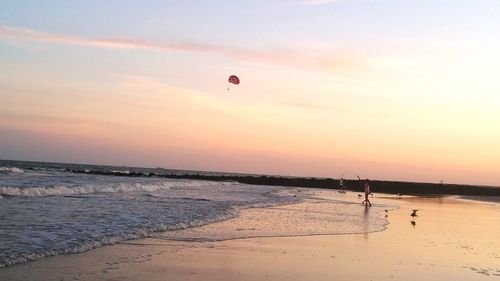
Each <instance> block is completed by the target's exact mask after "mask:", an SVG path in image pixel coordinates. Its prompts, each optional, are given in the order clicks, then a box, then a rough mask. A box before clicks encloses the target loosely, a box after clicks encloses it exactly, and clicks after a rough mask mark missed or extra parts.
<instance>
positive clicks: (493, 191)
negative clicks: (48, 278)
mask: <svg viewBox="0 0 500 281" xmlns="http://www.w3.org/2000/svg"><path fill="white" fill-rule="evenodd" d="M67 171H69V172H73V173H86V174H97V175H113V176H126V177H162V178H171V179H196V180H210V181H235V182H239V183H246V184H255V185H272V186H294V187H309V188H326V189H338V187H339V184H340V182H339V180H338V179H332V178H314V177H282V176H265V175H262V176H258V175H248V176H245V175H207V174H194V173H193V174H190V173H186V174H177V173H175V174H174V173H172V174H158V173H144V172H134V171H128V172H127V173H122V172H114V171H113V172H111V171H99V170H73V169H67ZM344 184H345V185H346V189H348V190H352V191H357V192H362V191H363V187H362V181H359V180H344ZM370 185H371V190H372V191H373V192H374V193H389V194H400V195H469V196H500V187H494V186H477V185H465V184H445V183H419V182H403V181H381V180H370Z"/></svg>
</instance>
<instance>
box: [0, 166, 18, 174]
mask: <svg viewBox="0 0 500 281" xmlns="http://www.w3.org/2000/svg"><path fill="white" fill-rule="evenodd" d="M13 173H24V171H23V170H22V169H20V168H16V167H0V174H13Z"/></svg>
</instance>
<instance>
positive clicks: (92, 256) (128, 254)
mask: <svg viewBox="0 0 500 281" xmlns="http://www.w3.org/2000/svg"><path fill="white" fill-rule="evenodd" d="M328 192H329V191H324V192H323V194H321V196H323V195H328ZM391 200H392V201H395V200H397V201H396V202H398V205H399V208H397V209H393V210H391V211H389V213H388V217H387V218H386V219H387V220H388V222H389V224H388V225H386V227H387V228H386V229H385V230H384V231H379V232H368V233H358V234H339V235H315V236H311V235H306V236H293V237H265V238H264V237H254V238H236V239H234V240H223V241H204V240H199V241H188V240H170V239H168V238H167V237H156V238H146V239H139V240H131V241H127V242H124V243H121V244H116V245H111V246H106V247H102V248H98V249H95V250H92V251H88V252H85V253H82V254H72V255H67V256H55V257H48V258H45V259H41V260H38V261H35V262H30V263H25V264H19V265H14V266H11V267H7V268H4V269H0V279H2V280H6V281H7V280H41V281H43V280H92V281H93V280H152V281H154V280H165V279H173V280H207V281H212V280H213V281H215V280H218V281H221V280H223V281H224V280H290V281H298V280H332V279H337V280H339V279H340V280H354V279H356V280H410V281H411V280H422V279H425V280H436V281H437V280H451V279H454V280H492V279H491V278H495V277H500V267H499V266H498V260H499V259H500V252H498V249H500V247H499V246H500V241H497V239H495V237H496V236H495V234H494V233H498V231H500V229H499V228H500V227H499V226H497V225H492V226H491V227H490V224H491V223H492V222H494V219H493V220H492V219H491V217H492V216H486V215H484V214H491V213H492V212H496V213H498V212H499V211H500V210H499V208H498V205H495V206H494V207H492V206H491V205H490V204H482V203H476V202H465V201H461V200H456V199H455V198H418V197H416V198H414V197H406V198H401V199H398V198H394V199H383V198H374V201H376V202H377V204H386V203H388V202H391ZM319 204H320V203H319ZM286 206H289V205H286ZM415 206H418V208H419V209H420V210H421V211H420V212H421V214H419V216H418V217H416V218H414V221H416V223H415V224H414V225H412V224H410V219H411V218H410V216H409V212H410V210H411V209H412V208H414V207H415ZM327 207H329V206H327ZM356 207H357V209H359V210H360V211H362V210H363V209H364V207H363V206H360V205H356ZM308 208H309V206H308ZM306 209H307V208H306ZM269 212H270V210H269V208H255V209H246V210H243V211H242V212H241V216H239V217H237V218H234V219H231V220H227V221H223V222H220V223H215V224H211V225H207V226H203V227H199V228H195V229H191V230H196V231H195V232H194V234H196V233H202V234H204V235H212V230H214V229H215V230H217V231H220V230H223V231H222V232H223V233H224V232H225V231H227V230H232V231H236V232H239V231H238V230H237V229H238V227H240V226H241V225H245V226H246V227H247V228H248V227H250V226H249V225H248V223H249V222H253V223H254V226H253V227H257V226H259V225H260V226H265V227H269V226H275V225H277V224H279V220H281V218H282V217H283V216H282V215H283V214H284V213H283V212H285V213H286V212H290V208H288V207H287V208H282V209H275V210H271V212H277V213H276V215H275V216H269ZM436 213H437V214H438V215H433V214H436ZM291 214H292V215H296V214H294V213H293V209H292V213H291ZM314 214H318V212H316V213H314V212H313V213H311V212H309V213H308V215H307V218H311V215H314ZM493 215H494V213H493ZM327 217H328V216H327ZM493 217H495V216H493ZM312 219H313V222H312V224H313V225H314V224H315V223H314V217H313V218H312ZM472 219H475V221H474V224H469V223H468V221H469V220H472ZM321 220H323V218H322V219H321ZM317 227H318V226H317V225H314V228H317ZM485 227H490V230H491V231H488V232H484V231H479V230H481V229H484V228H485ZM191 230H189V231H191ZM292 230H293V229H292ZM218 233H219V232H218ZM191 234H193V233H191ZM166 238H167V239H166ZM360 269H363V270H360ZM493 280H496V279H493Z"/></svg>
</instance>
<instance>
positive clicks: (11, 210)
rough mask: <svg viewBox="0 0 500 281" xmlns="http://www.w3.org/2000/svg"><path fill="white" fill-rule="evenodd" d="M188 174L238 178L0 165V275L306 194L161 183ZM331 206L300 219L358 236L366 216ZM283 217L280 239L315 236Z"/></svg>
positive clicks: (118, 168)
mask: <svg viewBox="0 0 500 281" xmlns="http://www.w3.org/2000/svg"><path fill="white" fill-rule="evenodd" d="M186 174H188V175H189V174H192V175H199V174H202V175H203V174H205V175H235V174H227V173H214V172H202V171H181V170H168V169H163V168H137V167H125V166H100V165H79V164H59V163H44V162H25V161H6V160H0V268H1V267H7V266H11V265H14V264H19V263H25V262H29V261H34V260H37V259H41V258H44V257H48V256H54V255H65V254H74V253H81V252H85V251H88V250H91V249H94V248H98V247H101V246H105V245H111V244H116V243H121V242H124V241H127V240H131V239H140V238H147V237H155V236H157V235H160V234H162V233H163V234H164V233H166V232H168V233H177V232H179V230H184V229H189V228H194V227H198V226H203V225H207V224H211V223H215V222H219V221H223V220H227V219H231V218H234V217H236V216H238V215H239V213H240V211H241V210H243V209H248V208H254V207H259V208H271V207H276V206H282V205H286V204H296V203H300V202H302V201H303V200H304V198H305V197H304V196H303V195H304V194H305V193H306V192H305V190H306V189H302V190H303V192H301V189H298V188H297V187H286V186H264V185H249V184H242V183H238V182H235V181H207V180H193V179H177V178H167V177H165V176H166V175H186ZM313 193H314V192H310V194H313ZM297 195H299V196H297ZM353 196H354V195H353ZM322 200H323V201H322V202H324V199H322ZM330 201H331V202H329V204H330V205H325V204H323V205H320V204H315V203H316V202H312V203H310V204H309V205H307V206H308V207H307V210H300V216H302V217H303V218H306V219H307V220H309V222H310V221H311V219H314V218H316V221H317V222H318V223H319V224H321V225H322V227H323V228H324V225H323V224H324V223H325V221H330V222H331V227H330V230H328V232H325V233H322V234H327V233H334V234H335V233H338V231H337V230H338V229H340V228H342V229H343V231H344V232H359V231H358V230H357V229H358V228H359V227H360V225H362V223H363V220H366V213H365V214H364V215H362V214H361V213H359V214H358V213H356V212H361V211H359V210H360V209H359V206H358V204H359V202H354V203H355V205H354V203H352V204H350V203H346V202H337V201H335V200H333V201H332V200H330ZM320 203H321V202H320ZM314 206H326V207H322V208H324V209H319V207H314ZM353 206H354V207H353ZM287 214H292V215H290V217H289V218H288V220H289V222H290V223H286V224H285V225H286V228H287V229H285V231H284V232H283V233H282V234H280V235H288V234H300V235H304V234H313V233H310V232H309V230H307V225H310V223H309V222H308V221H306V220H303V221H304V223H302V224H298V223H297V219H298V216H299V215H295V214H294V213H291V212H290V211H287ZM297 214H299V213H297ZM318 215H322V216H323V217H321V218H319V217H318ZM375 216H378V215H376V214H375ZM283 219H284V217H283V218H282V219H278V220H283ZM346 222H349V224H347V223H346ZM339 223H342V226H340V227H339V226H338V225H339ZM371 225H375V227H374V228H373V229H371V230H381V229H383V226H384V221H383V220H378V221H377V222H376V223H375V224H373V223H371ZM292 226H293V227H294V228H291V227H292ZM316 229H319V227H316ZM271 230H272V229H271ZM272 231H274V230H272ZM291 231H293V232H291ZM325 231H326V230H325ZM275 232H276V231H275ZM317 234H321V233H317ZM252 235H253V234H252ZM266 235H267V234H266ZM270 235H271V236H272V235H273V233H271V234H270ZM274 235H276V233H274ZM172 238H173V239H175V236H174V237H172ZM233 238H235V236H234V237H233Z"/></svg>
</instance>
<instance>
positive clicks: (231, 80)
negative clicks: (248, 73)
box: [227, 75, 240, 92]
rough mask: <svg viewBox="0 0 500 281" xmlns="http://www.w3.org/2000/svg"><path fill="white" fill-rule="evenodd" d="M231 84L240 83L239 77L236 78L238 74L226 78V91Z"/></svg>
mask: <svg viewBox="0 0 500 281" xmlns="http://www.w3.org/2000/svg"><path fill="white" fill-rule="evenodd" d="M231 84H235V85H239V84H240V78H238V76H236V75H231V76H229V78H228V79H227V91H228V92H229V89H230V85H231Z"/></svg>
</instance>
